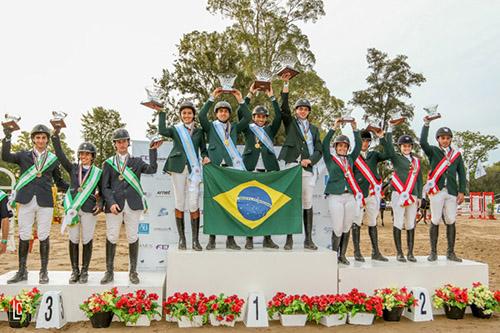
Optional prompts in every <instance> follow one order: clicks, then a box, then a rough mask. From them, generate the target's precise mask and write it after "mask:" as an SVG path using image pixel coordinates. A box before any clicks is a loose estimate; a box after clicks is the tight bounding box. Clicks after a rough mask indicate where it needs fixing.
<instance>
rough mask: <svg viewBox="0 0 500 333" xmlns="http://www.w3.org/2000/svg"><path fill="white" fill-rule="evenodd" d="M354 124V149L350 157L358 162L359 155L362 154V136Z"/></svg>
mask: <svg viewBox="0 0 500 333" xmlns="http://www.w3.org/2000/svg"><path fill="white" fill-rule="evenodd" d="M352 124H353V130H352V133H353V135H354V147H353V148H352V152H351V154H350V156H351V158H352V160H353V161H356V159H357V158H358V156H359V154H360V153H361V134H360V133H359V130H358V129H357V128H356V127H355V125H354V124H355V123H352Z"/></svg>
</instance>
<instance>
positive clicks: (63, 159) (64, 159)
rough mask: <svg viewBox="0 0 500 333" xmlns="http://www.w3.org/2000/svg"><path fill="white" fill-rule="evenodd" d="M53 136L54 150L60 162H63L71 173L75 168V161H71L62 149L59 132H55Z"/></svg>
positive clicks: (63, 165) (64, 166)
mask: <svg viewBox="0 0 500 333" xmlns="http://www.w3.org/2000/svg"><path fill="white" fill-rule="evenodd" d="M51 138H52V144H53V145H54V151H55V153H56V156H57V159H58V160H59V163H61V165H62V167H63V168H64V170H66V171H67V172H68V173H69V174H71V171H72V170H73V163H71V161H70V160H69V159H68V158H67V157H66V154H65V153H64V150H63V149H62V145H61V138H60V137H59V134H57V133H54V134H53V135H52V137H51Z"/></svg>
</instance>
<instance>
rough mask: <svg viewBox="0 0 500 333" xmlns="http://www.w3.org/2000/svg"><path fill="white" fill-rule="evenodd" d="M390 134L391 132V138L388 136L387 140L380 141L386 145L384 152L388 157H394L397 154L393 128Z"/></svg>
mask: <svg viewBox="0 0 500 333" xmlns="http://www.w3.org/2000/svg"><path fill="white" fill-rule="evenodd" d="M389 134H391V136H390V140H389V136H388V137H387V140H384V141H382V140H380V143H381V144H382V146H383V147H384V153H385V154H387V159H393V158H394V157H395V156H396V151H395V150H394V143H393V142H392V130H391V129H389Z"/></svg>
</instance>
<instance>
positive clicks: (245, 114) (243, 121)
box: [236, 102, 252, 133]
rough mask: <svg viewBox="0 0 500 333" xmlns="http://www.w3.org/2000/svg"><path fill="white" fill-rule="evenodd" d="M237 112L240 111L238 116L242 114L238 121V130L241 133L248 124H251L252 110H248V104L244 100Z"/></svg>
mask: <svg viewBox="0 0 500 333" xmlns="http://www.w3.org/2000/svg"><path fill="white" fill-rule="evenodd" d="M237 112H238V118H240V115H241V118H240V119H239V121H238V122H237V123H236V131H237V132H238V133H240V132H243V131H244V130H245V129H246V128H247V127H248V125H249V124H250V120H251V119H252V115H251V113H250V110H248V106H247V105H246V104H245V103H244V102H243V103H240V105H239V106H238V111H237Z"/></svg>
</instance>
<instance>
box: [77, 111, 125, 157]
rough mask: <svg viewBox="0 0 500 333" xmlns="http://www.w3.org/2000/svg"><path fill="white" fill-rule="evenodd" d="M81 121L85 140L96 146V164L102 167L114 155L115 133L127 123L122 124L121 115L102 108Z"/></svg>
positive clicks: (90, 112) (86, 115)
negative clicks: (113, 138)
mask: <svg viewBox="0 0 500 333" xmlns="http://www.w3.org/2000/svg"><path fill="white" fill-rule="evenodd" d="M81 121H82V136H83V139H84V140H85V141H89V142H92V143H93V144H94V145H95V146H96V148H97V157H96V164H97V165H101V164H102V163H103V162H104V160H105V159H106V158H108V157H109V156H111V155H112V154H113V153H114V147H113V142H112V136H113V131H114V130H115V129H118V128H121V127H124V126H125V123H123V122H122V120H121V117H120V113H118V112H117V111H115V110H111V109H109V110H108V109H105V108H103V107H102V106H98V107H95V108H92V110H90V111H87V112H86V113H85V114H84V115H82V118H81Z"/></svg>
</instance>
